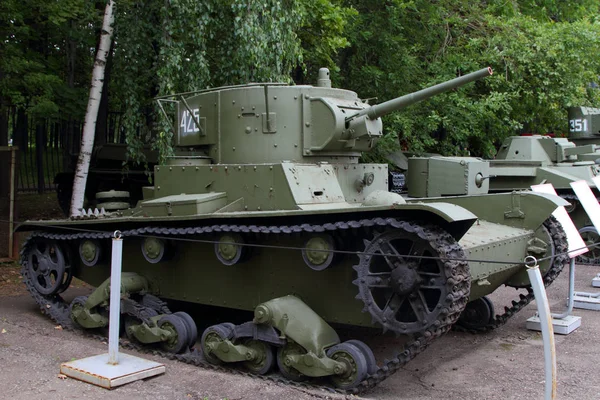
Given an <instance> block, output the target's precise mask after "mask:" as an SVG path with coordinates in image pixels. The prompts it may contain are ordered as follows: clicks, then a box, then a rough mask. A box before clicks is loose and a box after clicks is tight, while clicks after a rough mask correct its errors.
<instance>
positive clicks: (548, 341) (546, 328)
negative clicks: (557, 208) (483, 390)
mask: <svg viewBox="0 0 600 400" xmlns="http://www.w3.org/2000/svg"><path fill="white" fill-rule="evenodd" d="M532 259H533V262H534V265H533V266H530V264H531V261H532ZM525 265H526V266H527V275H529V280H530V282H531V286H532V288H533V294H534V296H535V302H536V304H537V309H538V315H539V316H540V326H541V328H542V341H543V342H544V370H545V373H546V383H545V389H544V394H545V395H544V399H545V400H554V399H555V398H556V348H555V346H554V329H553V328H552V316H551V314H550V306H549V305H548V297H547V296H546V289H545V288H544V282H543V280H542V274H541V273H540V268H539V266H538V265H537V260H536V259H535V257H532V256H527V258H526V259H525Z"/></svg>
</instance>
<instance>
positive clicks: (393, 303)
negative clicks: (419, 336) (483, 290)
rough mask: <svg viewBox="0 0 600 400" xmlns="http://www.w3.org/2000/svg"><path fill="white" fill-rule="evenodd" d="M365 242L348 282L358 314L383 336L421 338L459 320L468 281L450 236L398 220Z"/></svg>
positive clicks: (460, 255)
mask: <svg viewBox="0 0 600 400" xmlns="http://www.w3.org/2000/svg"><path fill="white" fill-rule="evenodd" d="M364 242H365V249H364V251H363V253H362V254H360V255H359V257H360V262H359V264H358V265H355V266H354V269H355V270H356V272H357V279H356V280H354V281H353V283H354V284H355V285H357V286H358V289H359V294H358V296H357V298H358V299H360V300H362V301H363V303H364V305H365V307H364V309H363V311H368V312H369V313H370V314H371V318H372V320H373V323H378V324H380V325H382V326H383V328H384V332H385V331H388V330H389V331H392V332H394V333H396V334H397V335H400V334H415V333H423V332H424V331H426V330H428V329H430V328H435V327H436V326H439V325H440V324H442V323H443V321H444V319H445V318H447V317H449V316H450V314H451V315H452V318H458V313H459V312H460V311H462V310H461V308H462V307H464V306H465V304H466V301H465V299H466V296H468V293H469V289H470V280H469V273H468V264H467V263H466V261H464V258H465V255H464V252H463V250H462V248H461V247H460V246H459V245H458V244H457V243H456V240H454V238H452V236H450V235H449V234H448V233H447V232H445V231H443V230H441V229H438V228H436V227H430V226H425V225H418V224H416V223H408V222H400V221H398V223H397V227H395V228H393V229H388V230H386V231H385V232H383V233H376V234H375V236H374V237H373V239H372V240H371V241H368V240H365V241H364ZM444 258H446V260H445V259H444ZM447 258H450V259H452V260H447ZM461 259H462V260H461Z"/></svg>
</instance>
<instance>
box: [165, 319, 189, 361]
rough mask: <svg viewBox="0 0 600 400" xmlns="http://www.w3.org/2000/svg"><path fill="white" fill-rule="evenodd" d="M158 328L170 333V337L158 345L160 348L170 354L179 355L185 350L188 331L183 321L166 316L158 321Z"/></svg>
mask: <svg viewBox="0 0 600 400" xmlns="http://www.w3.org/2000/svg"><path fill="white" fill-rule="evenodd" d="M158 327H159V328H161V329H164V330H166V331H169V332H170V333H172V335H171V337H170V338H169V339H167V340H165V341H163V342H161V343H160V345H161V347H162V348H163V349H164V350H165V351H168V352H171V353H181V352H182V351H183V350H186V349H187V344H188V342H189V337H188V331H187V327H186V324H185V322H184V321H183V319H181V318H179V317H177V316H175V315H173V314H168V315H165V316H164V317H162V318H161V319H160V320H159V321H158Z"/></svg>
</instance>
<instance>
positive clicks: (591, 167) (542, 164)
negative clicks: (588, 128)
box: [489, 120, 600, 263]
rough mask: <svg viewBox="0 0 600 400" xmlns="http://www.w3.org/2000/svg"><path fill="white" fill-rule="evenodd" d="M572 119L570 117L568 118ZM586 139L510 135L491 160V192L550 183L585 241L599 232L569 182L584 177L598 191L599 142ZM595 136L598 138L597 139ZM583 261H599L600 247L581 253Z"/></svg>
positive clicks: (594, 238) (592, 240)
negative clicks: (565, 203) (575, 140)
mask: <svg viewBox="0 0 600 400" xmlns="http://www.w3.org/2000/svg"><path fill="white" fill-rule="evenodd" d="M571 121H572V122H573V120H571ZM592 140H593V139H591V138H588V139H585V143H586V144H583V143H582V142H581V141H579V143H580V144H579V145H577V144H576V143H574V142H573V141H571V138H569V139H566V138H554V137H549V136H539V135H534V136H513V137H509V138H507V139H506V140H505V141H504V143H502V146H501V147H500V149H499V151H498V154H497V155H496V158H495V159H494V160H490V170H489V176H490V192H503V191H510V190H519V189H526V188H528V187H530V185H536V184H540V183H551V184H552V185H553V186H554V188H555V189H556V191H557V193H558V194H559V195H560V196H562V197H563V198H564V199H566V200H567V201H569V203H570V206H569V207H567V211H568V212H569V215H570V217H571V219H572V220H573V222H574V223H575V226H576V227H577V228H578V229H579V232H580V234H581V235H582V237H583V238H584V240H585V241H586V243H587V244H589V245H591V244H593V243H596V242H598V240H599V239H600V236H599V235H598V232H597V231H596V228H594V226H593V225H592V222H591V220H590V219H589V217H588V215H587V213H586V212H585V209H584V208H583V207H582V206H581V204H580V203H579V201H578V199H577V196H575V194H574V192H573V190H572V188H571V186H570V183H571V182H575V181H579V180H584V181H586V182H587V183H588V185H589V186H590V187H591V188H592V190H593V192H594V193H595V194H596V197H598V196H599V195H600V193H599V192H598V188H597V187H596V184H595V183H594V181H593V180H592V178H594V177H596V176H598V175H600V145H597V144H594V143H590V142H591V141H592ZM596 140H598V139H596ZM580 259H581V261H583V262H586V263H598V262H600V250H599V249H597V248H595V247H590V251H589V252H588V253H586V254H584V255H582V256H581V258H580Z"/></svg>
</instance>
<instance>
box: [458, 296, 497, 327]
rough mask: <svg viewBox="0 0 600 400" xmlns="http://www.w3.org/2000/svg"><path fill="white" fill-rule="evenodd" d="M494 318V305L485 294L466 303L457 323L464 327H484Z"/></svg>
mask: <svg viewBox="0 0 600 400" xmlns="http://www.w3.org/2000/svg"><path fill="white" fill-rule="evenodd" d="M493 319H494V305H493V304H492V302H491V300H490V299H488V298H487V297H486V296H483V297H480V298H478V299H476V300H473V301H471V302H469V303H467V306H466V307H465V309H464V310H463V312H462V313H461V314H460V318H459V319H458V322H457V324H458V325H460V326H462V327H463V328H465V329H471V330H479V329H483V328H485V327H486V326H487V325H488V324H489V323H490V322H492V320H493Z"/></svg>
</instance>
